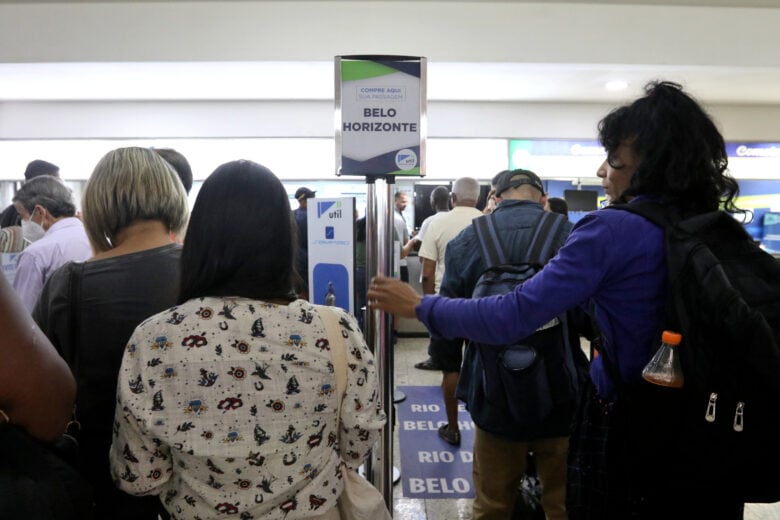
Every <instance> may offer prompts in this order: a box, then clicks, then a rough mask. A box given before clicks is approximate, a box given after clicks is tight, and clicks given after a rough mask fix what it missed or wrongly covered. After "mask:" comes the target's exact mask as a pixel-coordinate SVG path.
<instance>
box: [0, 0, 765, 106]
mask: <svg viewBox="0 0 780 520" xmlns="http://www.w3.org/2000/svg"><path fill="white" fill-rule="evenodd" d="M265 1H266V0H245V2H244V3H239V5H247V4H249V3H256V4H263V5H270V4H272V3H276V4H278V5H281V4H282V3H281V2H268V3H267V4H265ZM412 1H413V0H409V2H406V0H392V1H387V0H385V1H384V2H369V3H373V4H376V5H379V4H383V5H385V6H386V5H388V4H389V5H392V4H394V3H396V4H401V5H403V4H406V5H410V3H411V2H412ZM434 2H436V0H434ZM153 3H159V4H160V9H162V10H164V9H163V7H165V9H169V8H171V6H177V4H182V5H181V7H179V9H185V4H187V5H189V6H193V5H203V4H206V3H211V4H216V2H213V1H212V2H184V1H175V0H174V1H171V0H169V1H167V2H158V1H157V0H141V1H138V0H135V1H130V0H102V1H93V0H76V1H74V0H70V1H67V0H48V1H43V2H25V1H21V0H0V6H11V7H19V8H20V9H29V6H31V5H34V4H57V7H59V8H62V9H65V7H61V6H67V5H71V6H74V7H75V6H77V5H89V4H93V5H96V6H98V4H108V5H120V4H127V5H131V4H139V9H140V6H142V5H145V6H149V5H150V4H153ZM312 3H313V4H314V5H318V4H319V5H323V4H322V2H312ZM332 3H333V4H338V5H339V8H341V9H343V6H344V5H345V4H346V5H350V3H349V2H343V1H342V2H332ZM358 3H359V2H357V1H356V2H355V4H352V5H357V4H358ZM439 3H441V4H445V3H450V4H453V5H455V4H461V5H463V4H478V5H482V4H485V5H487V4H488V3H491V4H493V8H495V6H496V5H499V6H500V5H511V4H527V5H543V3H541V2H536V3H533V2H527V1H526V0H507V1H504V2H501V1H499V2H495V1H493V2H488V1H487V0H472V1H471V2H444V1H442V2H438V3H436V5H438V4H439ZM546 3H547V4H559V5H560V4H567V3H568V4H577V5H590V6H601V7H599V8H600V9H603V10H605V12H609V11H608V9H609V8H608V7H605V6H609V5H613V4H614V5H618V4H619V5H620V6H621V7H623V6H628V8H631V6H643V7H653V8H654V7H657V6H659V5H668V6H678V7H679V6H691V7H693V8H695V9H694V11H695V12H696V13H698V12H704V11H703V10H710V11H711V10H713V9H714V10H718V11H719V13H721V14H719V16H721V17H724V16H725V15H723V14H722V13H723V12H724V9H726V10H727V11H725V12H726V13H729V12H733V13H734V14H735V16H736V15H740V16H739V17H738V18H736V20H737V23H738V24H739V25H741V26H744V25H745V20H750V19H751V18H749V17H748V18H746V17H745V16H746V15H745V14H744V13H745V12H747V11H749V16H752V17H753V18H752V19H753V20H756V21H760V18H761V14H762V11H763V12H765V13H768V14H771V15H773V16H775V15H777V13H778V11H780V0H744V1H743V0H703V1H699V0H678V1H668V2H667V1H650V0H646V1H630V0H611V1H610V0H601V1H599V2H592V1H588V0H569V1H568V2H564V1H562V0H561V1H558V0H552V1H549V0H548V2H546ZM229 4H233V5H234V6H235V5H236V2H225V3H224V5H225V6H226V8H227V7H228V5H229ZM302 4H303V3H302V2H300V3H299V4H298V5H302ZM362 4H363V5H365V2H362ZM288 5H290V4H288ZM292 5H296V3H295V2H293V4H292ZM174 8H175V7H174ZM561 8H563V6H562V7H561ZM561 8H559V9H561ZM699 8H701V10H697V9H699ZM99 9H105V7H99ZM146 9H147V10H149V9H155V12H157V11H158V9H157V7H156V6H155V7H152V8H150V7H146ZM452 9H459V8H456V7H452ZM611 9H612V11H615V10H617V9H618V8H617V7H615V8H611ZM12 12H16V11H12ZM29 12H31V13H33V11H32V10H30V11H29ZM79 12H82V13H83V11H79ZM101 12H103V11H101ZM170 12H171V11H170V9H169V10H168V11H167V13H168V14H169V15H170ZM559 12H560V11H559ZM687 13H688V14H690V9H689V10H688V11H687ZM285 15H286V16H287V19H289V18H290V17H289V11H286V12H285ZM670 16H671V15H670ZM721 19H727V18H721ZM74 22H77V23H86V22H83V21H82V20H74ZM678 22H679V21H678ZM26 23H35V18H34V17H33V16H31V17H30V19H29V20H26ZM136 23H139V22H137V21H136ZM433 23H437V22H433ZM442 23H446V22H444V21H443V22H442ZM497 23H498V22H497ZM616 23H621V22H620V21H619V20H618V21H616V20H614V19H613V20H605V22H604V26H603V27H593V28H592V31H593V33H594V36H593V42H594V43H593V47H594V50H593V51H592V52H591V53H590V55H588V56H586V58H585V59H583V58H581V57H580V56H581V55H582V54H587V53H583V51H582V49H579V48H578V45H581V44H580V43H579V41H578V40H573V41H572V42H571V43H569V46H568V49H569V50H568V52H570V53H571V56H572V58H574V59H571V61H572V62H571V63H568V62H566V59H565V56H566V52H567V47H566V44H567V42H566V41H565V36H566V35H561V36H560V37H559V36H558V35H553V36H550V38H549V39H548V40H544V41H542V42H540V45H541V46H542V47H543V49H542V51H543V52H530V53H529V55H533V57H534V59H533V61H535V62H534V63H531V62H525V61H517V56H516V55H515V56H511V57H510V59H507V51H506V40H501V39H499V38H496V42H495V44H493V45H491V42H484V41H475V42H474V45H472V46H477V45H484V47H485V49H487V50H485V51H484V52H483V54H484V59H482V60H480V61H479V62H476V61H477V60H474V59H472V55H469V54H468V53H467V52H464V51H462V50H461V51H460V53H461V54H460V55H457V53H455V52H453V53H452V55H451V56H444V57H445V58H453V57H454V58H456V60H447V59H445V60H444V61H437V60H430V61H429V63H428V99H429V100H432V101H436V100H445V101H517V102H586V103H588V102H593V103H613V102H622V101H624V100H626V99H630V98H633V97H636V95H638V93H639V92H640V91H641V87H642V85H644V84H645V83H646V82H647V81H648V80H652V79H657V78H663V79H668V80H673V81H678V82H680V83H683V84H684V85H685V86H686V89H687V90H689V91H690V92H692V93H694V94H695V95H696V96H697V97H698V98H699V99H701V100H702V101H704V102H707V103H718V104H739V105H779V104H780V59H777V58H772V57H770V58H765V57H762V56H763V55H762V53H763V54H764V55H765V54H780V48H775V49H774V51H772V50H771V49H767V47H771V46H772V45H777V44H778V42H780V40H778V39H777V38H775V39H772V40H767V38H766V37H765V36H762V35H761V34H759V36H758V38H757V41H756V42H755V45H753V46H751V45H749V42H747V43H745V42H739V43H738V44H745V49H747V50H746V52H744V53H743V54H745V55H751V51H750V49H751V48H754V49H756V51H755V53H756V55H757V56H758V57H756V56H752V55H751V56H750V57H751V58H752V59H747V60H746V61H745V64H742V62H740V61H739V60H738V58H735V57H734V55H736V54H738V53H739V52H741V49H737V50H735V45H737V44H735V43H734V42H733V41H728V37H729V36H730V32H731V29H730V28H729V27H726V26H718V27H710V28H702V27H696V26H695V23H691V24H689V25H688V27H689V28H690V31H691V38H690V41H689V42H687V43H686V45H688V46H690V48H695V47H696V46H697V45H701V46H702V49H701V51H702V52H701V53H700V54H701V58H699V57H698V56H697V57H696V58H695V59H694V58H692V57H691V56H692V55H694V54H697V53H696V52H695V51H691V49H690V48H687V49H683V51H684V52H682V54H684V56H683V57H680V58H679V59H677V56H675V55H673V53H672V52H670V51H669V49H670V47H668V46H667V47H661V51H660V52H662V53H663V54H665V55H662V56H659V57H655V56H651V55H652V53H651V52H648V51H647V49H648V48H651V49H652V46H653V45H654V42H653V39H655V40H656V41H658V38H659V35H662V36H663V35H664V34H663V32H662V31H659V30H658V29H657V28H653V29H652V30H653V31H655V32H652V33H650V35H649V41H647V42H644V41H642V40H641V39H642V38H643V37H648V34H647V33H646V32H643V31H646V30H647V28H646V27H642V20H623V21H622V23H624V24H625V26H622V27H616V26H615V24H616ZM555 24H556V22H555V21H553V22H552V23H551V27H555ZM0 25H2V24H1V23H0ZM634 26H636V31H635V33H632V31H631V30H630V29H631V28H633V27H634ZM627 27H628V29H627ZM670 27H672V28H673V29H674V30H677V26H675V25H673V24H670ZM53 29H54V30H62V31H65V30H66V29H67V28H66V29H63V28H61V27H56V28H53ZM118 29H121V28H118ZM526 29H527V28H524V27H523V25H522V23H521V22H518V24H517V26H516V30H517V31H518V35H521V34H522V33H523V32H524V31H525V32H526V33H527V32H529V31H528V30H526ZM740 30H741V31H742V32H741V33H739V34H750V29H749V28H747V29H745V28H744V27H742V28H741V29H740ZM621 31H622V32H621ZM700 31H705V33H709V34H710V35H711V36H712V33H716V34H715V37H716V38H717V34H718V33H722V34H723V39H724V44H723V46H724V47H723V49H719V48H716V47H714V46H713V43H712V40H710V41H704V40H702V39H701V37H700V36H697V34H701V33H700ZM777 31H778V33H780V29H778V30H777ZM204 32H205V33H207V29H204ZM585 32H586V33H587V31H585ZM599 33H603V35H604V38H608V37H610V36H611V37H612V38H616V36H615V35H616V34H618V33H619V35H620V37H621V38H623V40H622V42H623V43H624V44H625V46H626V48H627V49H629V50H628V51H625V50H624V56H618V53H617V51H616V53H615V54H612V55H610V54H609V52H608V51H611V50H612V49H614V48H615V47H616V45H615V43H614V40H607V41H608V44H603V47H599V43H598V42H599V41H600V38H599ZM62 34H63V35H67V33H66V32H63V33H62ZM102 34H103V33H99V32H96V35H95V36H94V37H93V38H94V39H95V40H96V41H100V38H106V36H102ZM479 34H482V35H483V36H481V38H482V39H483V40H484V39H485V37H484V34H490V33H489V31H488V32H485V31H484V29H483V30H482V32H481V33H479ZM623 34H626V35H628V37H623ZM633 34H635V35H636V37H635V38H634V39H633V40H632V41H629V39H630V38H631V36H632V35H633ZM578 36H579V38H580V40H581V39H582V35H578ZM672 36H674V35H672ZM672 36H670V37H672ZM58 37H59V36H58ZM316 37H321V36H316ZM455 38H457V37H455ZM466 38H467V37H466ZM464 39H465V38H464ZM559 39H561V47H562V48H563V50H558V49H552V44H551V42H556V43H557V41H558V40H559ZM77 40H78V37H76V38H74V41H76V43H75V44H73V48H74V49H75V50H74V51H73V53H74V54H73V55H76V56H83V54H84V52H83V51H82V50H79V47H78V41H77ZM602 40H603V38H602ZM1 41H2V35H0V42H1ZM9 41H10V40H9ZM85 41H87V40H85ZM215 42H216V43H215V46H217V45H218V44H219V43H221V42H219V41H218V40H215ZM13 43H15V42H13ZM171 43H173V44H175V43H176V42H175V38H174V39H172V40H171ZM263 43H264V42H263ZM662 43H664V42H662ZM308 44H309V42H302V44H301V48H304V47H305V48H308V46H309V45H308ZM46 45H48V47H46ZM68 45H70V43H69V42H67V41H64V43H63V46H64V47H67V46H68ZM120 45H121V44H117V47H116V48H117V49H119V50H113V51H111V52H113V53H114V55H117V56H115V57H114V59H103V57H102V56H100V55H99V50H96V51H95V55H94V56H92V57H93V60H90V59H89V58H90V56H86V59H87V61H88V62H86V63H82V62H76V61H74V60H72V59H60V58H52V57H50V58H49V59H50V60H51V62H47V60H46V59H45V58H46V56H47V51H46V50H45V49H47V48H50V49H51V51H50V52H51V56H54V55H55V54H56V52H57V51H58V49H57V48H56V47H54V46H52V45H50V44H48V43H47V44H41V48H42V49H44V50H39V51H38V54H37V55H36V57H35V59H34V60H31V61H27V59H26V57H25V56H21V57H18V58H17V56H15V55H13V52H11V57H10V59H9V58H8V57H7V56H6V58H5V60H3V59H2V58H0V102H1V101H18V100H22V101H24V100H146V99H155V100H171V99H182V100H266V99H268V100H327V99H332V98H333V91H334V86H333V85H334V80H333V74H334V72H333V62H332V61H323V59H322V58H323V54H325V56H332V55H333V54H334V53H332V52H331V53H324V52H317V50H318V49H317V46H316V44H315V45H311V47H312V50H306V51H300V49H295V50H294V51H295V52H293V51H291V50H290V47H291V45H290V43H289V42H282V44H281V45H280V47H281V49H283V50H282V51H280V53H279V56H280V58H279V59H278V61H269V60H268V54H262V52H261V53H259V55H258V58H259V59H257V61H251V60H240V59H239V60H237V59H234V56H233V55H231V52H233V53H234V55H235V56H238V55H240V49H239V51H235V50H233V49H230V48H225V56H224V57H222V56H220V57H219V60H218V61H215V60H213V59H202V57H200V56H198V53H199V52H203V49H199V48H193V49H192V52H193V57H192V58H191V59H193V60H196V61H179V60H177V59H176V57H177V56H181V55H182V54H181V52H180V53H179V54H178V55H176V54H175V52H176V51H171V55H170V56H167V55H164V52H165V51H164V50H163V51H162V52H163V55H164V59H161V60H160V61H150V60H149V59H148V53H147V54H146V55H144V49H139V50H136V54H137V55H130V54H131V51H132V49H131V50H130V51H128V52H123V49H122V47H121V46H120ZM440 45H441V44H440ZM457 45H458V42H453V45H452V47H457ZM460 45H463V42H462V41H461V42H460ZM5 46H6V47H8V44H7V43H6V44H5ZM659 46H660V44H659ZM93 47H94V44H93ZM109 47H110V45H109ZM139 47H140V46H139ZM207 47H208V46H207V45H204V48H207ZM236 47H238V45H236ZM256 47H257V46H256ZM320 47H327V45H321V46H320ZM420 47H424V45H420ZM466 47H468V45H466ZM707 47H709V48H707ZM633 48H636V50H637V52H636V53H635V54H636V55H637V59H638V60H642V59H644V60H645V64H624V63H622V61H621V62H618V63H615V61H616V60H620V59H621V58H623V61H629V60H627V59H625V54H628V55H629V56H631V52H630V50H631V49H633ZM671 48H673V47H671ZM548 49H552V50H549V51H548ZM724 49H726V50H728V51H730V56H728V57H724V59H725V62H724V64H723V65H718V64H717V63H719V62H718V59H717V57H718V56H719V54H728V52H723V50H724ZM206 50H207V51H208V49H206ZM537 50H538V49H532V51H537ZM299 51H300V52H299ZM493 51H495V53H494V54H492V55H491V53H493ZM545 52H546V54H545ZM578 52H579V54H578ZM123 53H124V54H128V56H129V59H127V60H126V61H125V60H120V59H117V58H121V56H118V55H121V54H123ZM296 53H297V54H296ZM0 54H2V52H0ZM212 55H213V53H212V54H208V52H205V54H204V56H205V57H208V56H212ZM299 55H302V56H304V57H308V59H293V58H297V57H298V56H299ZM600 55H603V56H604V57H605V59H604V63H598V62H596V63H593V61H594V60H593V58H594V57H598V56H600ZM40 56H43V59H41V58H40ZM112 56H113V55H112ZM139 56H140V58H139ZM171 56H173V57H171ZM562 56H563V58H562ZM95 58H96V59H95ZM144 58H147V59H144ZM461 58H462V59H463V60H462V61H460V59H461ZM188 59H189V58H188ZM3 61H5V63H3ZM33 61H34V62H33ZM529 61H530V60H529ZM53 62H56V63H53ZM607 62H610V63H607ZM649 62H652V63H650V64H647V63H649ZM614 80H622V81H625V82H626V83H627V84H628V88H627V89H625V90H623V91H609V90H607V89H606V88H605V84H606V83H607V82H608V81H614Z"/></svg>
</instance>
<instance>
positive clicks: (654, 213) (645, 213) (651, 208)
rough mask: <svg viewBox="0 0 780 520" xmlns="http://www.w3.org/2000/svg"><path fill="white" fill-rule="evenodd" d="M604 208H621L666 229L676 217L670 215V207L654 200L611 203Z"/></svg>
mask: <svg viewBox="0 0 780 520" xmlns="http://www.w3.org/2000/svg"><path fill="white" fill-rule="evenodd" d="M605 209H621V210H623V211H628V212H629V213H634V214H636V215H639V216H640V217H644V218H646V219H647V220H649V221H650V222H652V223H653V224H655V225H657V226H659V227H662V228H664V229H667V228H669V227H671V226H672V225H673V224H674V223H675V222H676V221H677V220H678V219H676V218H675V216H674V215H672V212H671V211H670V209H669V208H668V207H666V206H664V205H663V204H661V203H659V202H656V201H654V200H640V201H636V202H632V203H624V204H612V205H610V206H607V207H606V208H605Z"/></svg>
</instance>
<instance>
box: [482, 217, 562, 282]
mask: <svg viewBox="0 0 780 520" xmlns="http://www.w3.org/2000/svg"><path fill="white" fill-rule="evenodd" d="M565 222H566V217H564V216H563V215H559V214H557V213H552V212H549V211H543V212H542V214H541V216H540V217H539V219H538V220H537V221H536V224H535V225H534V229H533V233H532V234H531V241H530V243H529V244H528V247H527V248H526V250H525V254H524V255H523V257H522V259H521V260H520V263H524V264H535V265H544V264H546V263H547V261H548V260H549V259H550V258H552V256H553V254H554V253H555V251H554V249H553V247H554V245H555V238H556V237H557V236H558V234H559V233H560V232H561V230H562V229H563V225H564V223H565ZM471 225H472V226H473V227H474V233H476V235H477V240H478V241H479V246H480V252H481V253H482V259H483V260H484V261H485V267H486V268H487V269H490V268H492V267H496V266H498V265H507V264H510V263H513V261H512V259H510V258H509V257H508V256H507V254H506V252H505V250H504V248H503V246H502V245H501V239H500V237H499V236H498V229H497V227H496V221H495V215H493V214H492V213H491V214H489V215H484V216H482V217H477V218H475V219H474V220H472V221H471Z"/></svg>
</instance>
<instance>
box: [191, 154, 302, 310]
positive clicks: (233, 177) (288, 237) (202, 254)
mask: <svg viewBox="0 0 780 520" xmlns="http://www.w3.org/2000/svg"><path fill="white" fill-rule="evenodd" d="M294 254H295V240H294V235H293V221H292V212H291V211H290V203H289V201H288V198H287V192H286V191H285V189H284V186H282V183H281V182H280V181H279V179H278V178H277V177H276V176H275V175H274V174H273V173H272V172H271V170H269V169H268V168H266V167H264V166H261V165H259V164H257V163H254V162H252V161H232V162H229V163H225V164H223V165H221V166H219V167H218V168H217V169H216V170H214V172H213V173H212V174H211V175H209V177H208V179H206V181H205V182H204V183H203V186H201V188H200V191H199V192H198V197H197V199H196V201H195V206H194V207H193V210H192V215H191V217H190V223H189V226H188V228H187V236H186V237H185V239H184V249H183V251H182V268H181V290H180V294H179V301H180V302H184V301H187V300H189V299H192V298H197V297H201V296H241V297H246V298H253V299H278V298H284V299H288V300H293V299H295V296H294V294H292V291H291V289H292V273H293V255H294Z"/></svg>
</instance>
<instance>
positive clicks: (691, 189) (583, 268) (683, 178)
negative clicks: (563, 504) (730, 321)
mask: <svg viewBox="0 0 780 520" xmlns="http://www.w3.org/2000/svg"><path fill="white" fill-rule="evenodd" d="M599 140H600V142H601V143H602V144H603V145H604V148H605V149H606V152H607V167H606V168H605V171H604V173H603V177H602V178H603V181H602V184H603V186H604V187H605V190H606V191H607V194H608V197H610V199H612V200H620V201H626V200H628V201H630V202H629V205H630V204H631V203H632V202H635V201H641V200H643V199H644V200H654V201H656V202H657V203H659V204H661V205H663V206H666V207H668V208H669V209H670V210H674V211H675V212H677V214H678V215H679V216H680V217H681V218H689V217H693V216H696V215H700V214H703V213H707V212H710V211H715V210H717V209H718V208H719V207H724V208H725V209H726V210H727V211H737V208H736V206H735V198H736V195H737V193H738V191H739V187H738V184H737V182H736V181H735V180H734V179H733V178H732V177H731V176H730V175H729V174H728V172H727V165H728V159H727V156H726V147H725V143H724V140H723V136H722V135H721V134H720V132H719V131H718V129H717V127H716V126H715V123H714V122H713V120H712V119H711V117H710V116H709V115H708V114H707V113H706V112H705V111H704V110H703V109H702V108H701V106H700V105H699V104H698V103H697V102H696V101H695V100H694V99H693V98H692V97H691V96H690V95H688V94H687V93H685V92H683V89H682V87H681V86H680V85H677V84H674V83H670V82H652V83H649V84H648V85H647V86H646V87H645V95H644V96H643V97H641V98H639V99H637V100H636V101H634V102H633V103H630V104H628V105H625V106H621V107H619V108H617V109H615V110H613V111H612V112H610V113H609V114H608V115H607V116H606V117H605V118H604V119H602V120H601V122H600V123H599ZM664 244H665V242H664V230H663V229H662V228H661V227H659V226H657V225H655V224H653V223H652V222H650V221H649V220H647V219H645V218H643V217H641V216H639V215H637V214H634V213H631V212H628V211H592V212H589V213H588V214H586V215H585V216H584V217H583V218H582V219H581V220H580V221H579V222H578V223H577V224H576V225H575V226H574V228H573V230H572V233H571V235H570V237H569V239H568V241H567V242H566V244H565V245H564V246H563V247H562V248H561V249H560V250H559V252H558V255H557V256H556V257H555V258H553V259H552V260H551V261H550V262H549V263H548V264H547V265H546V266H545V268H544V269H543V270H542V271H541V272H539V273H538V274H537V275H536V276H534V277H533V278H531V279H530V280H528V281H527V282H525V283H523V284H522V285H519V286H517V287H516V288H515V290H514V291H513V292H512V293H509V294H506V295H503V296H500V297H489V298H479V299H471V300H466V299H447V298H443V297H439V296H431V295H426V296H425V297H421V296H420V295H418V294H416V293H415V291H414V290H412V289H411V288H410V287H408V286H406V285H404V284H401V283H398V282H396V281H394V280H392V279H388V278H376V279H374V280H373V281H372V283H371V286H370V288H369V292H368V298H369V301H371V302H372V306H373V308H375V309H380V310H383V311H385V312H393V313H397V314H400V315H402V316H408V317H414V316H416V317H417V318H418V319H420V320H421V321H422V322H423V323H424V324H425V326H426V327H427V328H428V330H429V331H430V332H431V333H432V334H433V335H435V336H440V337H447V338H454V337H467V338H469V339H471V340H474V341H479V342H482V343H489V344H497V345H498V344H507V343H510V342H513V341H517V340H520V339H522V338H523V337H525V336H527V335H529V334H530V333H531V332H533V331H534V330H535V329H536V328H538V327H539V326H541V325H542V324H544V323H546V322H547V321H548V320H549V319H550V318H552V317H553V316H555V315H557V314H559V313H561V312H563V311H565V310H567V309H570V308H572V307H575V306H578V305H582V304H585V303H586V302H590V304H591V305H592V307H593V308H594V309H595V313H594V317H595V321H596V323H597V325H598V328H599V330H600V331H601V335H602V338H603V344H602V349H603V351H602V355H599V356H597V357H596V358H595V359H594V360H593V361H592V362H591V365H590V375H591V380H592V381H591V383H589V384H588V386H587V387H586V390H585V395H584V396H583V398H582V400H581V404H580V409H579V411H578V418H577V420H576V426H575V431H574V434H573V435H572V438H571V442H570V452H569V465H568V487H567V511H568V514H569V518H570V519H572V520H576V519H580V518H616V519H617V518H642V519H644V518H648V519H650V518H670V517H671V516H673V517H674V518H719V519H724V520H725V519H734V520H736V519H741V518H742V517H743V510H744V498H743V497H742V496H741V495H740V494H739V491H738V488H736V487H731V484H730V483H729V482H728V481H725V480H718V481H714V480H713V479H712V475H704V474H699V473H696V472H695V468H679V467H678V468H675V467H674V464H675V462H676V460H675V458H674V457H665V455H666V450H664V451H663V452H660V453H658V454H657V455H658V456H660V457H662V458H665V459H666V460H664V461H663V462H664V463H660V464H656V463H655V462H656V461H655V460H649V457H648V455H656V453H655V451H654V450H653V447H654V446H655V445H656V443H657V441H658V434H659V431H660V433H664V432H669V431H672V432H674V431H676V430H679V429H680V428H681V425H680V424H678V423H677V422H676V421H680V420H681V419H680V418H669V419H670V420H664V421H663V424H657V423H653V422H652V420H651V419H650V418H652V417H654V414H648V412H649V411H651V410H649V409H647V408H646V407H644V406H637V405H635V404H633V403H632V401H631V400H630V399H629V400H628V401H624V400H623V399H621V395H623V396H625V395H626V394H625V393H623V392H627V391H631V390H634V392H635V393H634V394H629V395H637V394H640V393H641V388H642V385H643V384H646V383H644V382H643V379H642V376H641V372H642V369H643V368H644V367H645V366H646V365H647V363H648V362H649V361H650V359H651V358H652V357H653V355H654V353H655V351H656V349H657V348H658V343H657V340H658V335H657V334H658V331H659V330H661V327H662V323H663V321H664V318H665V310H666V299H667V298H666V296H667V294H666V292H667V286H668V279H667V278H668V274H667V264H666V255H665V245H664ZM604 354H608V355H606V356H605V355H604ZM605 357H606V358H608V359H609V361H608V362H607V361H605V360H604V359H605ZM659 428H662V429H661V430H659ZM668 442H670V444H669V445H667V446H665V447H668V448H669V449H670V450H680V449H684V448H683V447H681V446H676V445H674V444H673V439H668ZM656 458H657V457H656ZM658 462H660V460H659V461H658ZM676 471H686V472H688V473H691V472H692V473H693V475H695V478H691V479H685V480H684V481H681V480H680V479H677V480H674V479H670V478H669V477H670V476H671V475H674V474H675V472H676ZM670 504H675V505H674V507H673V509H671V510H670Z"/></svg>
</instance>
